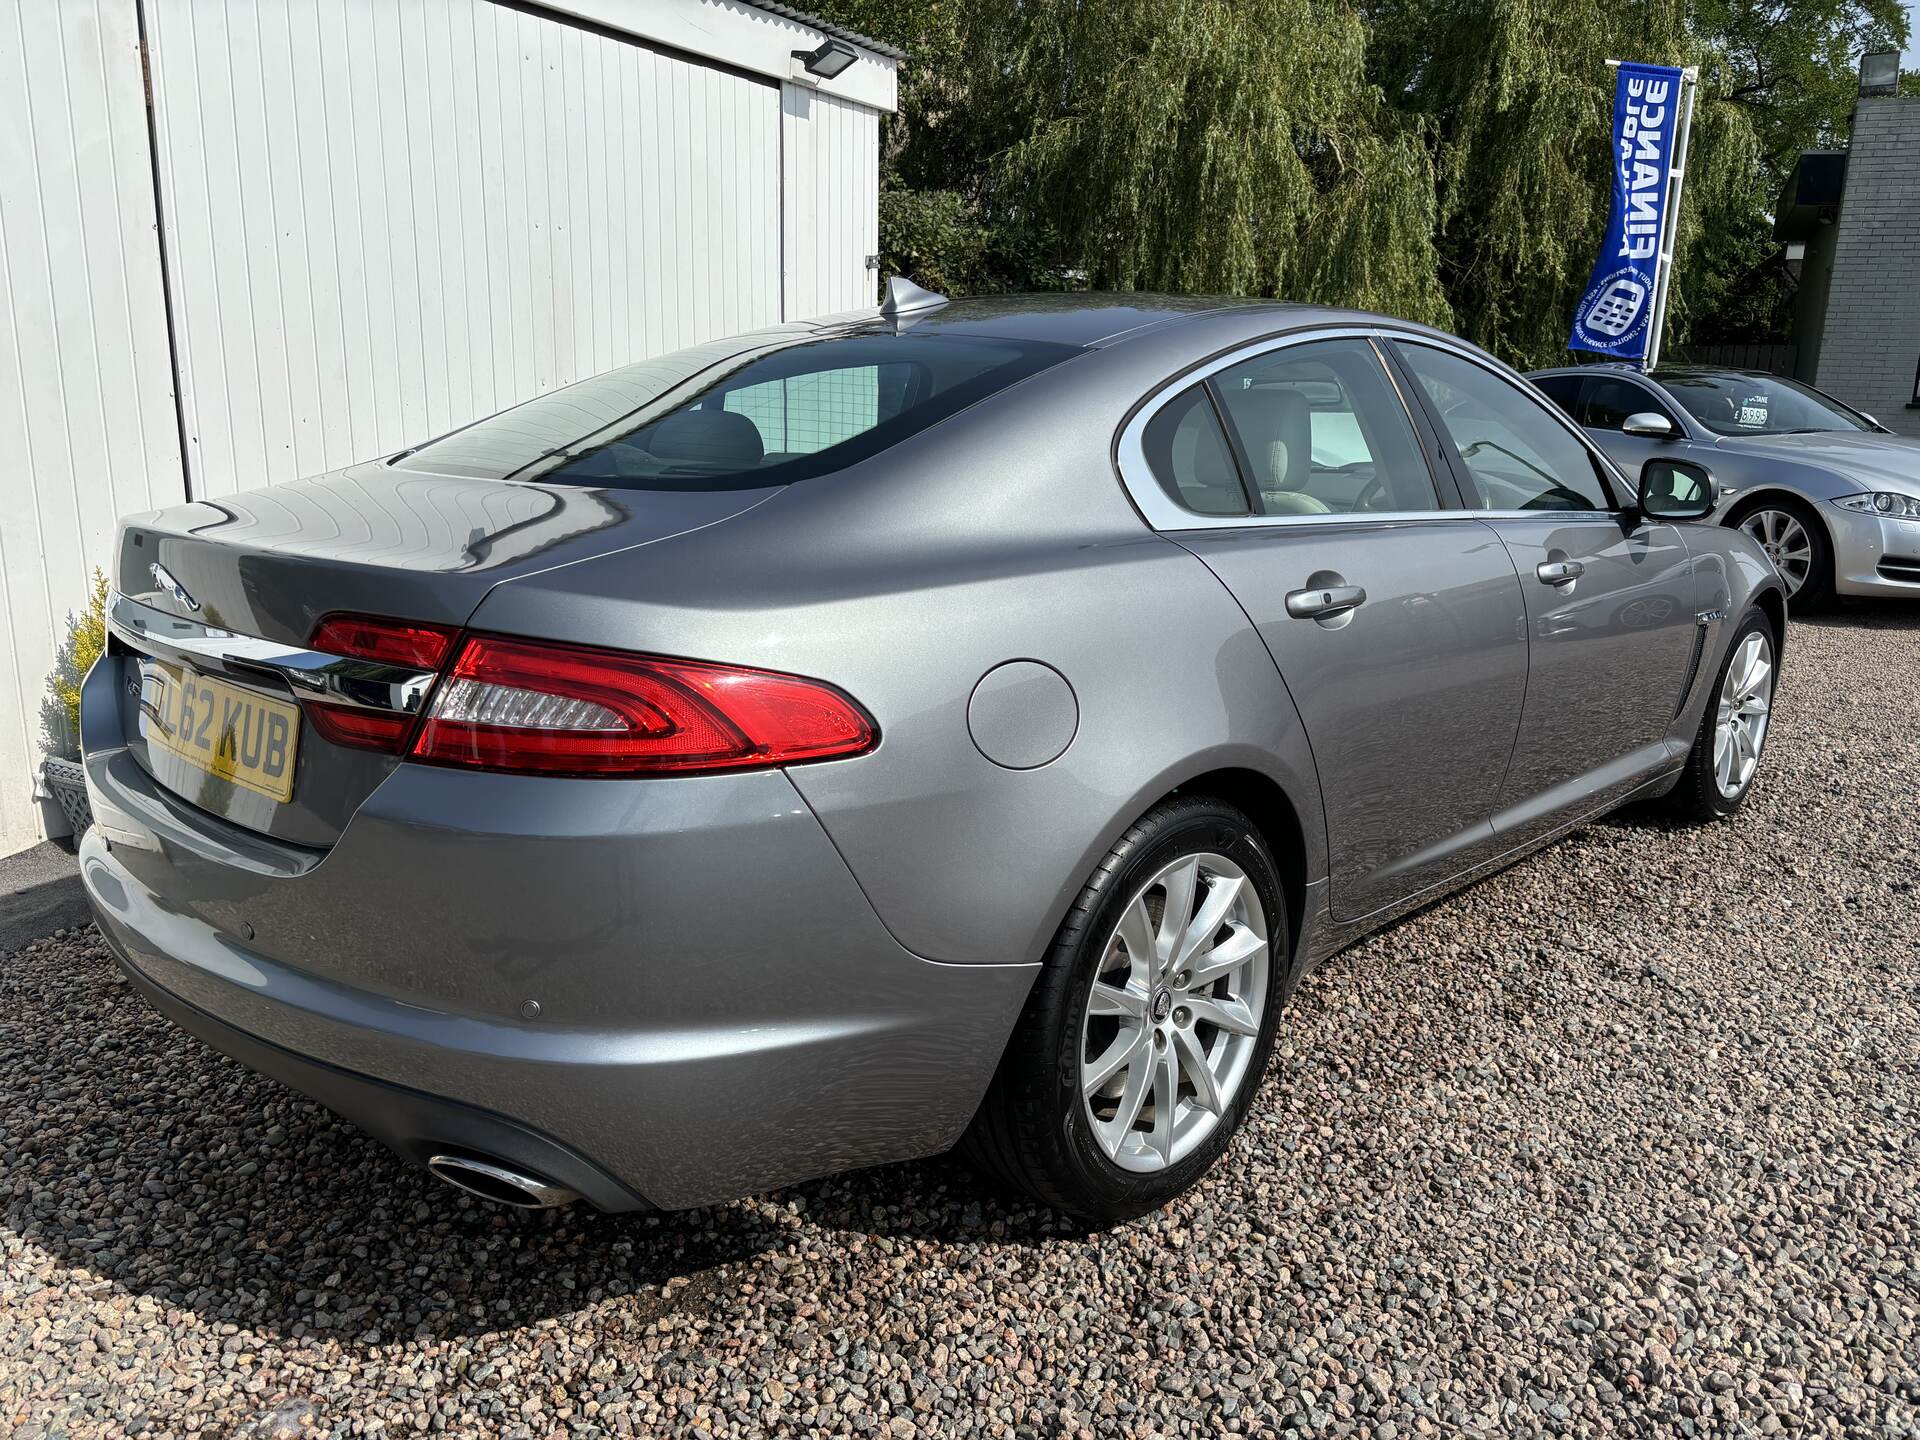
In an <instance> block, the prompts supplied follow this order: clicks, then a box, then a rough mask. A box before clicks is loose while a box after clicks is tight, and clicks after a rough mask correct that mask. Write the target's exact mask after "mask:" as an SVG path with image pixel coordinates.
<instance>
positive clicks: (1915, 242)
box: [1775, 61, 1920, 436]
mask: <svg viewBox="0 0 1920 1440" xmlns="http://www.w3.org/2000/svg"><path fill="white" fill-rule="evenodd" d="M1897 70H1898V62H1897V61H1896V62H1895V72H1896V74H1897ZM1871 88H1872V87H1871V86H1866V85H1863V87H1862V94H1861V96H1860V99H1859V101H1858V103H1857V104H1856V106H1855V109H1854V113H1853V136H1852V139H1851V141H1850V142H1849V144H1848V147H1847V148H1846V149H1845V150H1814V151H1808V152H1807V153H1806V154H1804V155H1802V156H1801V157H1800V163H1799V164H1798V166H1796V167H1795V170H1794V173H1793V175H1792V176H1791V177H1790V178H1789V179H1788V181H1787V185H1786V189H1785V191H1784V192H1783V193H1782V195H1781V197H1780V206H1779V209H1778V211H1777V212H1776V222H1775V234H1776V236H1778V238H1780V239H1782V240H1785V241H1787V242H1789V246H1790V248H1789V252H1788V253H1789V256H1791V255H1792V254H1793V250H1792V248H1791V247H1793V246H1796V245H1797V246H1801V247H1804V249H1803V250H1802V253H1801V256H1800V261H1799V276H1800V289H1799V293H1798V295H1797V296H1796V299H1795V305H1794V340H1795V341H1796V342H1797V344H1798V347H1799V348H1798V356H1797V359H1796V362H1795V367H1794V373H1795V375H1796V376H1797V377H1798V378H1799V379H1802V380H1805V381H1807V382H1809V383H1811V384H1814V385H1817V386H1819V387H1820V388H1821V389H1822V390H1825V391H1827V392H1828V393H1829V394H1832V395H1834V396H1837V397H1838V398H1839V399H1841V400H1844V401H1845V402H1846V403H1847V404H1849V405H1852V406H1854V407H1855V408H1857V409H1860V410H1865V411H1867V412H1869V413H1870V414H1872V415H1873V416H1874V417H1875V418H1876V419H1878V420H1879V421H1880V423H1881V424H1883V425H1885V426H1887V427H1888V428H1889V429H1892V430H1897V431H1899V432H1900V433H1901V434H1904V435H1915V436H1920V97H1914V96H1903V95H1897V94H1875V93H1868V92H1869V91H1870V89H1871Z"/></svg>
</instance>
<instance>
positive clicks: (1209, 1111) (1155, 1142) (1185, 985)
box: [1080, 854, 1272, 1171]
mask: <svg viewBox="0 0 1920 1440" xmlns="http://www.w3.org/2000/svg"><path fill="white" fill-rule="evenodd" d="M1271 948H1272V947H1271V946H1270V945H1269V943H1268V939H1267V921H1266V915H1265V914H1264V912H1263V911H1262V909H1261V905H1260V899H1259V897H1258V896H1257V895H1256V894H1255V893H1254V887H1253V885H1252V884H1251V883H1250V881H1249V880H1248V878H1247V875H1246V873H1245V872H1244V871H1243V870H1241V868H1240V867H1239V866H1238V865H1236V864H1234V863H1233V861H1231V860H1229V859H1227V858H1226V857H1225V856H1224V855H1214V854H1202V855H1187V856H1183V857H1181V858H1180V859H1178V860H1175V861H1174V862H1173V863H1172V864H1170V865H1167V866H1166V867H1165V868H1164V869H1162V870H1161V871H1160V872H1159V873H1158V874H1156V875H1155V876H1154V877H1153V878H1152V879H1151V880H1149V881H1148V882H1147V883H1146V884H1145V885H1144V886H1142V887H1141V889H1140V890H1139V892H1138V893H1137V894H1135V895H1134V896H1133V898H1132V899H1131V900H1130V901H1129V902H1128V904H1127V907H1126V909H1125V910H1124V911H1122V912H1121V915H1120V922H1119V924H1118V925H1116V926H1115V927H1114V931H1113V933H1112V935H1110V936H1109V937H1108V939H1107V943H1106V948H1105V949H1104V951H1103V952H1102V954H1101V960H1100V966H1099V969H1098V971H1097V972H1096V973H1095V975H1094V977H1093V985H1092V988H1091V989H1090V991H1089V992H1088V995H1087V1012H1086V1016H1085V1018H1084V1020H1083V1021H1082V1024H1081V1037H1080V1095H1081V1102H1082V1103H1083V1104H1084V1105H1085V1106H1086V1108H1087V1115H1088V1118H1089V1119H1090V1120H1091V1121H1092V1122H1093V1133H1094V1135H1095V1136H1096V1137H1097V1139H1098V1141H1099V1144H1100V1148H1101V1149H1102V1150H1104V1151H1105V1152H1106V1155H1107V1158H1108V1159H1110V1160H1112V1161H1113V1162H1114V1163H1115V1164H1116V1165H1119V1166H1121V1167H1122V1168H1123V1169H1127V1170H1134V1171H1153V1170H1162V1169H1165V1168H1166V1167H1167V1166H1169V1165H1172V1164H1175V1163H1177V1162H1178V1161H1179V1160H1181V1159H1182V1158H1183V1157H1185V1156H1186V1155H1188V1154H1190V1153H1191V1152H1192V1151H1193V1149H1194V1147H1196V1146H1197V1145H1199V1144H1200V1143H1201V1142H1202V1141H1203V1140H1205V1139H1206V1137H1207V1135H1208V1134H1209V1133H1210V1132H1211V1131H1212V1130H1213V1128H1214V1126H1215V1125H1217V1124H1218V1123H1219V1121H1220V1118H1221V1116H1223V1115H1224V1114H1226V1112H1227V1109H1228V1107H1229V1106H1230V1105H1231V1104H1232V1103H1233V1101H1234V1099H1235V1097H1236V1096H1237V1095H1238V1094H1239V1091H1240V1087H1241V1086H1242V1085H1243V1084H1245V1083H1247V1070H1248V1067H1249V1064H1250V1062H1251V1060H1252V1058H1253V1054H1254V1051H1255V1050H1256V1048H1257V1047H1258V1037H1259V1034H1260V1022H1261V1019H1262V1017H1263V1016H1264V1013H1265V1009H1266V1003H1267V986H1268V969H1269V964H1268V956H1269V953H1270V951H1271Z"/></svg>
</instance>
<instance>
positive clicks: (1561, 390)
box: [1533, 375, 1580, 419]
mask: <svg viewBox="0 0 1920 1440" xmlns="http://www.w3.org/2000/svg"><path fill="white" fill-rule="evenodd" d="M1533 383H1534V384H1535V385H1537V386H1538V387H1539V388H1540V393H1541V394H1542V395H1545V396H1546V397H1547V398H1548V399H1549V400H1551V401H1552V402H1553V403H1554V404H1556V405H1558V406H1559V407H1560V408H1561V409H1562V410H1564V411H1566V412H1567V414H1569V415H1571V416H1573V417H1574V418H1575V419H1578V418H1579V416H1580V377H1579V376H1578V375H1542V376H1540V377H1539V378H1538V379H1537V380H1535V381H1534V382H1533Z"/></svg>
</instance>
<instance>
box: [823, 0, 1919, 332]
mask: <svg viewBox="0 0 1920 1440" xmlns="http://www.w3.org/2000/svg"><path fill="white" fill-rule="evenodd" d="M814 8H816V9H820V10H823V11H824V12H825V13H826V14H828V15H829V16H830V17H831V18H833V19H836V20H839V21H841V22H842V23H845V24H848V25H851V26H853V27H854V28H856V29H860V30H863V31H865V32H867V33H869V34H874V35H877V36H879V37H881V38H882V39H886V40H889V41H892V42H893V43H895V44H898V45H901V46H902V47H903V48H905V49H906V50H907V51H908V52H909V56H910V58H909V60H908V62H907V63H906V64H905V65H904V66H903V67H902V69H901V97H900V113H899V115H898V116H897V117H895V119H894V120H893V121H892V122H890V124H889V125H888V127H887V138H886V141H885V144H884V147H883V165H884V170H885V174H884V177H883V190H882V200H881V214H880V228H881V249H882V253H883V263H884V266H885V268H886V269H887V270H888V271H889V272H891V273H905V274H908V275H911V276H912V277H913V278H914V279H916V280H917V281H919V282H920V283H922V284H925V285H928V286H931V287H932V288H934V289H938V290H942V291H945V292H946V293H948V294H962V293H979V292H992V291H1001V290H1025V289H1036V288H1051V287H1057V286H1061V285H1075V286H1078V285H1087V286H1091V287H1093V288H1101V289H1118V290H1131V289H1154V290H1171V291H1187V292H1202V293H1207V292H1213V293H1233V294H1252V295H1268V296H1281V297H1285V298H1289V299H1298V300H1316V301H1323V302H1328V303H1337V304H1350V305H1358V306H1362V307H1365V308H1368V309H1374V310H1382V311H1386V312H1389V313H1393V314H1399V315H1404V316H1408V317H1411V318H1415V319H1421V320H1427V321H1430V322H1433V323H1436V324H1441V325H1448V326H1451V327H1452V328H1454V329H1457V330H1459V331H1460V332H1461V333H1463V334H1466V335H1468V336H1469V337H1471V338H1472V339H1474V340H1477V341H1479V342H1480V343H1481V344H1484V345H1487V346H1488V347H1490V348H1492V349H1494V350H1496V351H1497V352H1499V353H1501V354H1503V355H1504V356H1506V357H1507V358H1508V359H1511V360H1513V361H1515V362H1516V363H1521V364H1532V363H1540V362H1544V361H1548V360H1552V359H1556V358H1558V357H1559V356H1560V355H1562V354H1563V353H1564V352H1563V347H1564V345H1565V343H1566V330H1567V324H1568V320H1569V318H1570V316H1571V313H1572V309H1573V305H1574V302H1575V300H1576V299H1577V298H1578V295H1579V292H1580V289H1581V287H1582V286H1583V285H1584V283H1585V280H1586V277H1587V273H1588V269H1589V267H1590V266H1591V264H1592V261H1593V253H1594V247H1595V246H1596V245H1597V244H1598V242H1599V237H1600V233H1601V230H1602V229H1603V228H1604V225H1605V222H1606V210H1607V196H1608V188H1609V186H1610V184H1611V167H1610V158H1609V154H1608V136H1609V133H1610V131H1609V116H1610V111H1611V105H1612V93H1613V77H1612V73H1611V72H1610V71H1608V70H1607V69H1606V67H1605V65H1604V64H1603V63H1602V62H1603V61H1604V60H1605V59H1606V58H1608V57H1610V56H1612V57H1619V58H1626V59H1641V60H1649V61H1656V62H1658V61H1664V62H1667V63H1673V64H1697V65H1699V66H1700V67H1701V75H1702V85H1701V90H1700V95H1699V99H1698V104H1697V108H1696V113H1695V123H1694V133H1693V150H1692V155H1691V156H1690V163H1689V166H1688V178H1687V190H1686V201H1685V205H1684V208H1683V216H1682V225H1681V230H1680V233H1679V236H1678V252H1679V255H1680V257H1681V258H1680V263H1679V265H1678V266H1677V268H1676V270H1675V281H1674V290H1673V309H1672V312H1671V316H1670V329H1669V332H1668V334H1669V339H1670V340H1673V341H1677V340H1680V339H1684V338H1687V337H1688V335H1689V333H1691V334H1692V335H1693V336H1694V337H1696V338H1698V337H1701V336H1704V335H1709V334H1714V335H1718V334H1726V335H1734V334H1738V335H1740V336H1742V337H1743V338H1748V337H1750V338H1762V337H1764V336H1765V335H1767V334H1770V333H1777V332H1778V330H1779V328H1780V326H1781V325H1782V324H1783V323H1784V316H1785V315H1786V314H1787V313H1788V310H1789V308H1790V307H1789V305H1788V303H1787V301H1788V290H1787V281H1786V277H1785V273H1784V271H1783V269H1782V268H1781V267H1780V266H1779V265H1778V263H1777V254H1778V250H1777V247H1776V246H1775V245H1774V243H1773V241H1772V237H1771V211H1772V206H1773V202H1774V199H1775V197H1776V196H1777V194H1778V192H1779V188H1780V185H1781V182H1782V181H1783V180H1784V178H1785V175H1786V173H1787V171H1788V170H1789V169H1790V168H1791V165H1792V162H1793V159H1794V157H1795V156H1796V155H1797V154H1798V152H1799V150H1800V149H1802V148H1806V147H1809V146H1812V145H1816V144H1823V143H1834V142H1835V141H1836V140H1837V139H1840V138H1843V137H1844V133H1845V127H1846V125H1847V122H1848V117H1849V116H1850V114H1851V109H1852V103H1853V97H1854V90H1855V74H1856V64H1857V58H1858V56H1859V54H1860V52H1861V51H1862V50H1863V49H1870V48H1877V47H1880V46H1883V45H1889V44H1892V45H1898V44H1901V43H1904V41H1905V40H1906V17H1905V14H1904V12H1903V10H1902V8H1901V5H1900V3H1899V0H1626V3H1622V0H1360V3H1359V8H1357V9H1356V8H1354V7H1353V6H1352V5H1350V4H1348V3H1346V0H1233V3H1229V0H1104V3H1094V0H1055V3H1038V4H1036V3H1034V0H979V3H976V4H970V5H969V4H960V3H957V0H931V3H921V4H911V3H905V0H817V3H816V4H815V6H814Z"/></svg>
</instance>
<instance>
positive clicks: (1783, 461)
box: [1528, 365, 1920, 610]
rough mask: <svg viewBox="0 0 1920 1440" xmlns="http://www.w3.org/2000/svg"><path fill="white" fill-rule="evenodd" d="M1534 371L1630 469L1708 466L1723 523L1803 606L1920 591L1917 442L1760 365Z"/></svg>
mask: <svg viewBox="0 0 1920 1440" xmlns="http://www.w3.org/2000/svg"><path fill="white" fill-rule="evenodd" d="M1528 378H1530V379H1531V380H1532V381H1533V383H1534V384H1536V385H1538V386H1539V387H1540V388H1541V389H1542V390H1543V391H1545V392H1546V393H1547V394H1548V395H1549V396H1550V397H1552V399H1553V400H1554V401H1555V402H1556V403H1557V404H1558V405H1559V406H1560V407H1561V408H1562V409H1564V410H1565V411H1566V412H1567V413H1568V414H1569V415H1571V416H1573V417H1574V418H1575V419H1576V420H1578V421H1579V422H1580V424H1581V425H1583V426H1585V427H1586V431H1587V433H1588V434H1589V435H1590V436H1591V437H1592V438H1593V439H1594V440H1595V441H1597V442H1598V443H1599V445H1600V448H1601V449H1603V450H1605V451H1606V452H1607V453H1608V454H1609V455H1611V456H1612V457H1613V458H1614V460H1616V461H1617V462H1619V463H1620V464H1621V465H1622V466H1625V467H1626V468H1627V469H1628V470H1629V471H1633V470H1637V469H1638V468H1639V467H1640V466H1641V465H1642V464H1644V463H1645V462H1646V461H1647V460H1648V459H1649V458H1651V457H1652V456H1655V455H1665V456H1670V457H1673V458H1676V459H1687V460H1697V461H1699V462H1700V463H1702V464H1704V465H1707V466H1709V467H1711V468H1712V471H1713V474H1714V476H1715V478H1716V480H1717V481H1718V482H1719V490H1720V503H1719V505H1718V506H1717V507H1716V508H1715V511H1714V515H1715V518H1716V519H1718V520H1719V521H1720V522H1721V523H1722V524H1725V525H1731V526H1733V527H1734V528H1736V529H1739V530H1744V531H1746V532H1747V534H1749V535H1751V536H1753V538H1754V539H1755V540H1757V541H1758V542H1759V543H1760V544H1761V546H1762V547H1764V548H1765V550H1766V552H1767V555H1768V557H1769V558H1770V559H1772V561H1773V563H1774V564H1775V566H1777V567H1778V568H1779V571H1780V576H1781V578H1782V579H1783V580H1785V581H1786V584H1787V596H1788V598H1789V599H1790V600H1791V601H1792V602H1793V604H1794V605H1795V606H1796V607H1797V608H1799V609H1803V610H1809V609H1813V608H1815V607H1817V606H1819V605H1820V604H1822V603H1824V602H1825V601H1827V600H1830V599H1831V598H1832V597H1833V596H1834V595H1836V594H1838V595H1909V596H1920V440H1914V439H1909V438H1908V437H1906V436H1903V435H1895V434H1894V433H1893V432H1892V431H1890V430H1888V429H1887V428H1886V427H1885V426H1883V425H1881V424H1880V422H1879V421H1877V420H1875V419H1874V418H1873V417H1872V416H1871V415H1867V414H1864V413H1862V412H1861V411H1858V410H1854V409H1850V408H1849V407H1848V406H1845V405H1843V404H1841V403H1840V402H1839V401H1838V400H1835V399H1834V398H1833V397H1832V396H1830V395H1826V394H1823V393H1822V392H1820V391H1818V390H1815V389H1814V388H1813V387H1811V386H1809V385H1802V384H1799V383H1798V382H1796V381H1793V380H1785V379H1782V378H1781V377H1780V376H1778V375H1767V374H1762V373H1760V372H1757V371H1750V370H1707V369H1696V368H1689V367H1682V366H1676V367H1673V368H1670V369H1669V368H1662V369H1659V370H1656V371H1654V373H1653V374H1652V375H1642V374H1640V373H1639V372H1637V371H1635V370H1631V369H1628V368H1626V367H1624V366H1617V365H1594V366H1586V367H1581V368H1575V369H1560V370H1542V371H1538V372H1536V373H1535V374H1533V375H1531V376H1530V377H1528Z"/></svg>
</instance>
